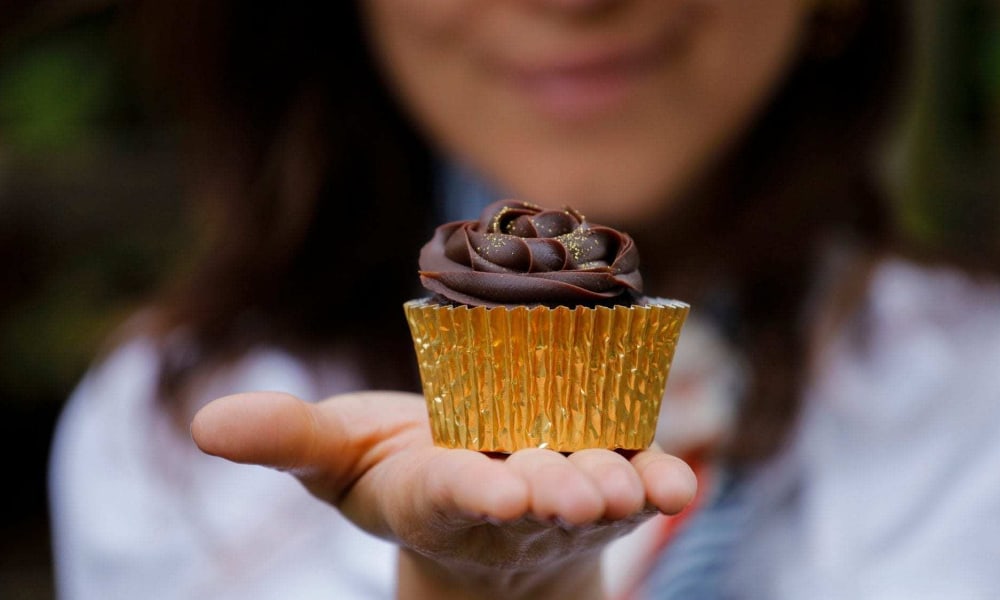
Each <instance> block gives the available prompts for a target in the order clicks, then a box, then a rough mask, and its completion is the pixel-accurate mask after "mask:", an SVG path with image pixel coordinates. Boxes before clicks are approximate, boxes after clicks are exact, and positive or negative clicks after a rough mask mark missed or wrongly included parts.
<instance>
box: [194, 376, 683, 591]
mask: <svg viewBox="0 0 1000 600" xmlns="http://www.w3.org/2000/svg"><path fill="white" fill-rule="evenodd" d="M192 434H193V437H194V439H195V442H196V443H197V444H198V446H199V447H200V448H201V449H202V450H203V451H205V452H207V453H209V454H213V455H217V456H221V457H223V458H227V459H229V460H232V461H236V462H240V463H249V464H258V465H264V466H268V467H272V468H276V469H280V470H283V471H288V472H290V473H291V474H293V475H295V476H296V477H297V478H298V479H299V480H300V481H301V482H302V483H303V484H304V485H305V486H306V488H307V489H309V491H310V492H311V493H312V494H313V495H315V496H317V497H318V498H320V499H322V500H324V501H326V502H328V503H329V504H331V505H333V506H335V507H337V508H338V509H340V510H341V511H342V512H343V513H344V514H345V515H346V516H347V517H348V518H349V519H351V520H352V521H354V522H355V523H356V524H357V525H358V526H360V527H361V528H363V529H365V530H366V531H369V532H370V533H372V534H375V535H378V536H380V537H383V538H386V539H389V540H391V541H394V542H396V543H398V544H399V545H400V546H401V547H402V548H403V549H404V551H403V554H402V557H401V559H402V560H401V576H402V577H405V576H406V571H407V570H408V569H415V570H421V569H422V570H427V569H432V570H437V571H439V573H438V574H437V575H436V576H438V577H450V576H453V575H454V576H458V577H459V578H461V579H463V580H464V582H465V583H467V584H469V585H480V584H483V585H486V583H485V582H492V583H497V584H498V585H507V586H521V587H523V588H525V589H527V587H531V586H536V587H537V586H538V585H540V584H539V582H544V581H545V580H546V579H547V578H549V579H551V578H552V577H553V576H555V574H558V573H563V574H566V573H567V572H568V571H572V570H573V569H585V568H589V567H588V565H590V566H593V564H595V563H596V556H597V555H598V553H599V551H600V550H601V549H602V548H603V547H604V546H605V545H606V544H607V543H609V542H610V541H612V540H613V539H615V538H617V537H619V536H621V535H623V534H625V533H626V532H628V531H629V530H631V529H632V528H634V527H635V526H636V525H638V524H639V523H640V522H642V521H643V520H645V519H646V518H648V517H650V516H652V515H653V514H655V513H656V512H663V513H667V514H673V513H676V512H679V511H680V510H681V509H683V508H684V506H686V505H687V503H688V502H689V501H690V500H691V498H692V497H693V495H694V490H695V482H694V475H693V474H692V472H691V470H690V469H689V468H688V467H687V465H686V464H684V463H683V462H682V461H680V460H679V459H676V458H674V457H671V456H668V455H665V454H663V453H662V452H660V451H658V450H656V449H651V450H646V451H643V452H639V453H636V454H635V455H634V456H632V457H631V458H630V459H626V458H625V457H623V456H622V455H620V454H618V453H615V452H611V451H607V450H584V451H580V452H576V453H573V454H570V455H563V454H560V453H557V452H553V451H551V450H543V449H529V450H521V451H518V452H515V453H514V454H511V455H509V456H505V457H495V456H489V455H486V454H483V453H479V452H474V451H471V450H449V449H444V448H439V447H436V446H434V445H433V443H432V440H431V436H430V428H429V426H428V424H427V415H426V409H425V407H424V401H423V399H422V398H421V397H420V396H416V395H413V394H403V393H394V392H365V393H357V394H346V395H342V396H336V397H333V398H330V399H328V400H325V401H323V402H319V403H316V404H311V403H307V402H304V401H302V400H298V399H296V398H294V397H292V396H289V395H287V394H281V393H272V392H259V393H251V394H239V395H235V396H227V397H225V398H221V399H219V400H216V401H214V402H212V403H210V404H209V405H207V406H206V407H205V408H203V409H202V410H201V411H200V412H199V413H198V414H197V415H196V417H195V420H194V422H193V424H192ZM584 579H586V578H584ZM575 581H577V582H580V581H583V580H581V579H580V578H576V579H575ZM511 589H513V588H511ZM508 591H510V590H508Z"/></svg>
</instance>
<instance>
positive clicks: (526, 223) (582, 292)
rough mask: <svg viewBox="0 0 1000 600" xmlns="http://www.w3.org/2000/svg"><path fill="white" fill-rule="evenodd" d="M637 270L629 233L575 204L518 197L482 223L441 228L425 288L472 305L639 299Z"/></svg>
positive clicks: (424, 263) (497, 206)
mask: <svg viewBox="0 0 1000 600" xmlns="http://www.w3.org/2000/svg"><path fill="white" fill-rule="evenodd" d="M638 268H639V252H638V250H636V248H635V243H634V242H633V241H632V238H631V237H629V236H628V235H627V234H625V233H622V232H620V231H617V230H615V229H612V228H610V227H605V226H602V225H595V224H591V223H588V222H587V221H586V219H584V217H583V215H581V214H580V213H578V212H576V211H575V210H573V209H571V208H566V209H565V210H546V209H543V208H541V207H538V206H534V205H531V204H527V203H524V202H518V201H515V200H501V201H499V202H494V203H493V204H490V205H489V206H487V207H486V208H485V209H484V210H483V213H482V215H481V216H480V218H479V220H478V221H456V222H453V223H446V224H444V225H441V226H440V227H438V228H437V230H436V231H435V233H434V237H433V238H432V239H431V241H430V242H428V243H427V244H426V245H425V246H424V247H423V249H422V250H421V251H420V282H421V283H422V284H423V286H424V287H425V288H427V289H428V290H430V291H431V292H434V293H435V294H437V295H438V296H440V297H443V298H444V299H446V300H447V301H450V302H454V303H457V304H467V305H472V306H503V305H521V304H527V305H534V304H542V305H546V306H578V305H586V306H596V305H612V304H633V303H635V302H636V298H637V297H638V296H639V295H640V294H641V292H642V277H641V276H640V275H639V271H638Z"/></svg>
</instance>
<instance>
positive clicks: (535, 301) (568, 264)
mask: <svg viewBox="0 0 1000 600" xmlns="http://www.w3.org/2000/svg"><path fill="white" fill-rule="evenodd" d="M638 267H639V254H638V251H637V250H636V247H635V244H634V242H633V241H632V238H631V237H629V236H628V235H627V234H625V233H622V232H619V231H616V230H615V229H612V228H610V227H605V226H601V225H596V224H592V223H589V222H588V221H587V220H586V219H585V218H584V217H583V215H581V214H580V213H578V212H576V211H575V210H572V209H569V208H567V209H565V210H546V209H542V208H540V207H538V206H534V205H531V204H527V203H524V202H517V201H512V200H503V201H500V202H495V203H493V204H491V205H490V206H488V207H486V209H485V210H484V211H483V213H482V216H481V217H480V219H479V220H478V221H458V222H453V223H447V224H445V225H441V226H440V227H438V228H437V230H436V231H435V234H434V237H433V238H432V239H431V240H430V242H428V243H427V244H426V245H425V246H424V247H423V249H422V250H421V252H420V281H421V283H422V284H423V286H424V287H425V288H426V289H427V290H428V291H429V292H430V293H431V294H432V296H431V297H429V298H425V299H420V300H412V301H409V302H407V303H405V304H404V306H403V308H404V311H405V313H406V318H407V321H408V322H409V325H410V332H411V333H412V336H413V344H414V348H415V349H416V354H417V360H418V363H419V368H420V377H421V382H422V385H423V392H424V397H425V398H426V400H427V409H428V414H429V415H430V421H431V429H432V432H433V436H434V441H435V443H436V444H438V445H440V446H445V447H449V448H469V449H473V450H480V451H492V452H513V451H515V450H519V449H522V448H551V449H553V450H557V451H562V452H573V451H576V450H581V449H584V448H607V449H641V448H645V447H647V446H649V444H650V443H651V442H652V440H653V434H654V432H655V431H656V421H657V416H658V414H659V411H660V400H661V398H662V396H663V388H664V386H665V385H666V381H667V375H668V373H669V371H670V362H671V359H672V358H673V354H674V348H675V347H676V344H677V339H678V336H679V335H680V330H681V326H682V325H683V323H684V318H685V317H686V316H687V312H688V306H687V304H684V303H683V302H678V301H674V300H666V299H662V298H648V297H645V296H643V295H642V277H641V275H640V274H639V271H638Z"/></svg>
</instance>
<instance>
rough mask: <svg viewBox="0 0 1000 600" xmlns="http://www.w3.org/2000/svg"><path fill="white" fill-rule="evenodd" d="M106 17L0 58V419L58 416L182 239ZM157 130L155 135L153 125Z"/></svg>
mask: <svg viewBox="0 0 1000 600" xmlns="http://www.w3.org/2000/svg"><path fill="white" fill-rule="evenodd" d="M115 18H116V17H115V14H114V11H113V10H112V9H111V8H110V7H109V8H105V9H103V10H98V11H95V12H87V13H86V14H84V15H80V16H78V18H74V19H71V20H68V21H62V22H58V23H55V24H54V26H52V27H49V28H45V29H44V32H43V33H40V34H37V35H32V36H30V37H28V38H27V39H22V40H21V41H20V43H18V44H16V45H15V46H14V47H13V48H11V47H6V48H5V49H4V50H5V51H4V52H3V53H2V54H0V260H2V261H3V264H4V268H3V269H2V271H0V356H3V357H4V360H2V361H0V406H2V407H5V408H6V409H11V408H18V407H20V409H26V408H25V407H27V406H31V405H37V404H39V403H42V404H47V405H51V406H58V405H60V404H61V402H62V401H63V400H64V399H65V397H66V395H67V394H68V392H69V390H70V389H71V388H72V387H73V385H74V384H75V383H76V381H77V380H78V379H79V377H80V375H81V374H82V372H83V371H84V370H85V369H86V367H87V365H88V364H89V363H90V361H91V360H93V358H94V356H95V354H97V351H98V349H99V348H100V347H101V343H102V342H103V341H104V340H105V339H106V338H107V337H108V335H109V334H110V333H111V332H112V331H113V330H114V328H115V327H116V326H117V325H118V324H120V323H121V322H122V320H123V319H125V318H126V317H127V316H128V315H129V314H130V313H131V312H132V311H133V310H134V309H135V307H136V306H137V305H138V304H139V303H140V302H142V301H143V300H144V299H145V298H147V297H148V295H149V294H150V293H151V291H152V290H154V289H155V287H156V285H157V283H158V282H159V280H160V278H162V276H163V274H164V272H165V271H166V270H168V266H169V262H170V258H169V257H171V256H174V255H176V254H177V252H176V250H177V248H178V246H179V245H180V243H181V241H182V239H183V237H184V231H183V221H182V219H181V207H180V202H179V199H180V189H179V184H178V181H177V179H178V175H177V169H176V157H175V154H176V153H175V152H173V151H172V148H171V146H172V145H171V142H170V137H171V136H170V132H169V130H168V127H166V126H165V125H164V123H163V122H162V121H159V122H157V121H156V120H155V119H152V118H150V117H149V116H148V115H146V114H144V113H143V112H142V109H141V108H140V107H141V103H140V101H139V100H140V94H139V92H138V89H137V88H136V87H135V86H134V85H133V83H132V81H131V79H130V78H129V76H128V73H129V67H128V65H126V64H124V62H123V61H124V57H123V56H122V53H121V52H119V49H118V48H116V47H115V35H114V33H115V30H114V27H115V25H114V24H115ZM154 123H155V125H154Z"/></svg>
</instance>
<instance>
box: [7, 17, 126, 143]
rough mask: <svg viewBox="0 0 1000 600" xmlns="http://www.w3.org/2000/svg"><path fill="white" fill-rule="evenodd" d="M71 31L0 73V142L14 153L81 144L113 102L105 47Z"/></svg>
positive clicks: (87, 33)
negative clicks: (1, 136) (0, 127)
mask: <svg viewBox="0 0 1000 600" xmlns="http://www.w3.org/2000/svg"><path fill="white" fill-rule="evenodd" d="M97 39H98V38H96V37H95V36H94V34H93V33H92V32H91V31H87V30H83V31H73V32H71V33H70V34H69V35H67V36H65V37H60V38H56V39H53V40H46V41H45V42H44V43H39V44H37V45H33V46H30V47H28V48H26V49H24V50H23V51H22V52H21V53H20V54H19V55H18V56H16V57H14V58H12V59H11V60H10V61H8V62H7V63H6V64H5V65H4V69H3V71H0V89H2V90H3V94H2V95H0V123H3V133H4V144H5V145H6V146H8V149H13V150H15V151H18V152H29V153H36V152H42V151H52V150H54V149H58V148H61V147H66V146H68V145H71V144H75V143H83V142H84V141H85V140H86V139H87V137H88V135H89V134H90V133H92V131H93V129H94V124H95V123H99V122H100V118H101V116H102V113H104V112H105V111H107V110H108V108H109V107H110V106H112V105H113V102H114V100H115V96H114V93H113V92H114V86H113V78H114V73H113V72H112V65H111V62H110V59H109V56H108V53H107V48H106V47H105V46H103V45H101V44H98V43H96V41H97Z"/></svg>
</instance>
